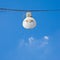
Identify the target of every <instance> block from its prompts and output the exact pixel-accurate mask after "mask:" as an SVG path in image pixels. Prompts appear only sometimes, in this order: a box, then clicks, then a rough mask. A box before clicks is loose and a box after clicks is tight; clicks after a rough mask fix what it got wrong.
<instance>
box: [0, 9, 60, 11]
mask: <svg viewBox="0 0 60 60" xmlns="http://www.w3.org/2000/svg"><path fill="white" fill-rule="evenodd" d="M0 11H16V12H26V11H31V12H50V11H52V12H54V11H60V9H54V10H17V9H8V8H0Z"/></svg>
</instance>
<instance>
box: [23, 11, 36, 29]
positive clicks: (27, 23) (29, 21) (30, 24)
mask: <svg viewBox="0 0 60 60" xmlns="http://www.w3.org/2000/svg"><path fill="white" fill-rule="evenodd" d="M22 25H23V27H24V28H26V29H32V28H34V27H35V26H36V21H35V19H34V18H33V17H32V14H31V12H27V13H26V18H25V19H24V20H23V23H22Z"/></svg>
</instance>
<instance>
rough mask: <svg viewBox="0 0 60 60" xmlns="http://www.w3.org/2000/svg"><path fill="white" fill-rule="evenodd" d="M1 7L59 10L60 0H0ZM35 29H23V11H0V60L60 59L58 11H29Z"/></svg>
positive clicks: (59, 16)
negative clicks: (35, 23) (34, 21)
mask: <svg viewBox="0 0 60 60" xmlns="http://www.w3.org/2000/svg"><path fill="white" fill-rule="evenodd" d="M0 8H13V9H28V10H30V9H32V10H33V9H36V10H40V9H60V1H59V0H26V1H25V0H21V1H20V0H9V1H8V0H0ZM32 15H33V17H34V18H35V20H36V22H37V26H36V28H34V29H31V30H27V29H24V28H23V27H22V21H23V19H24V18H25V12H6V11H0V60H60V12H32Z"/></svg>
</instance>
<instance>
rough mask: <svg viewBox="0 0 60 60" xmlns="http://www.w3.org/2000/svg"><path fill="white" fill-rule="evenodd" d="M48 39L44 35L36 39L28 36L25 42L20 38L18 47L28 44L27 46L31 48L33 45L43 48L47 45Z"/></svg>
mask: <svg viewBox="0 0 60 60" xmlns="http://www.w3.org/2000/svg"><path fill="white" fill-rule="evenodd" d="M48 41H49V39H48V36H44V37H43V38H42V39H36V38H34V37H29V38H28V41H27V42H25V40H21V41H20V44H19V45H20V47H23V46H25V47H26V46H28V47H33V48H34V47H35V48H37V47H39V48H43V47H45V46H47V45H48Z"/></svg>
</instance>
